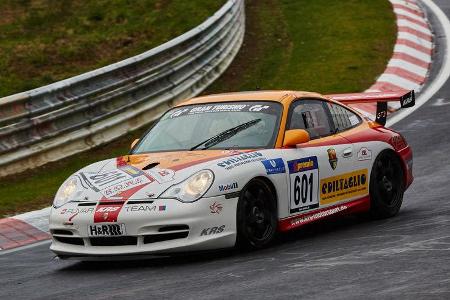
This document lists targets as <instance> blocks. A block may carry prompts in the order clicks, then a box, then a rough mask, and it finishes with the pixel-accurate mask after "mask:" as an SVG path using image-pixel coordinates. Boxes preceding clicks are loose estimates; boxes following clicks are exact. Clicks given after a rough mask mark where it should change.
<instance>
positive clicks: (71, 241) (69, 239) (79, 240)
mask: <svg viewBox="0 0 450 300" xmlns="http://www.w3.org/2000/svg"><path fill="white" fill-rule="evenodd" d="M53 238H54V239H55V240H57V241H58V242H61V243H64V244H71V245H78V246H84V241H83V239H82V238H77V237H64V236H53Z"/></svg>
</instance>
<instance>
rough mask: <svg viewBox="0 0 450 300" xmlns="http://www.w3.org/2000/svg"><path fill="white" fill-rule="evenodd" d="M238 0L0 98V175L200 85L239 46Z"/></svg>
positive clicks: (55, 154) (137, 121)
mask: <svg viewBox="0 0 450 300" xmlns="http://www.w3.org/2000/svg"><path fill="white" fill-rule="evenodd" d="M244 30H245V11H244V0H229V1H227V3H226V4H225V5H224V6H222V7H221V9H220V10H218V11H217V12H216V13H215V14H214V15H213V16H211V17H210V18H209V19H207V20H206V21H205V22H203V23H202V24H200V25H199V26H197V27H196V28H194V29H192V30H190V31H188V32H186V33H185V34H183V35H181V36H179V37H177V38H175V39H173V40H171V41H169V42H167V43H165V44H163V45H161V46H158V47H156V48H154V49H151V50H149V51H147V52H145V53H142V54H140V55H137V56H134V57H131V58H129V59H126V60H123V61H120V62H118V63H115V64H112V65H109V66H106V67H103V68H100V69H97V70H94V71H91V72H88V73H85V74H82V75H79V76H75V77H72V78H69V79H66V80H63V81H59V82H56V83H54V84H50V85H48V86H44V87H41V88H37V89H34V90H31V91H27V92H23V93H19V94H15V95H12V96H8V97H5V98H0V177H3V176H6V175H9V174H14V173H17V172H21V171H24V170H26V169H28V168H33V167H37V166H40V165H43V164H45V163H47V162H50V161H56V160H59V159H61V158H63V157H66V156H69V155H72V154H75V153H78V152H81V151H84V150H86V149H89V148H92V147H95V146H98V145H101V144H104V143H106V142H109V141H111V140H113V139H114V138H117V137H119V136H121V135H124V134H126V133H127V132H129V131H131V130H135V129H137V128H139V127H141V126H143V125H145V124H148V123H150V122H152V121H154V120H156V119H157V118H159V117H160V116H161V114H162V113H164V112H165V111H166V110H167V109H168V108H169V107H171V106H172V105H174V104H176V103H178V102H179V101H182V100H184V99H187V98H191V97H193V96H195V95H197V94H199V93H200V92H201V91H203V90H204V89H205V88H206V87H207V86H208V85H209V84H211V83H212V82H213V81H214V80H215V79H216V78H217V77H219V76H220V75H221V74H222V73H223V72H224V71H225V69H226V68H227V67H228V65H229V64H230V63H231V61H232V60H233V58H234V57H235V55H236V54H237V52H238V50H239V48H240V46H241V44H242V41H243V37H244Z"/></svg>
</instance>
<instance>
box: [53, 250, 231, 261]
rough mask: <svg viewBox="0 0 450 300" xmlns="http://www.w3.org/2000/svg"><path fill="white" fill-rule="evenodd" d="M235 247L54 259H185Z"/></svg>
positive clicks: (220, 252)
mask: <svg viewBox="0 0 450 300" xmlns="http://www.w3.org/2000/svg"><path fill="white" fill-rule="evenodd" d="M236 251H238V250H236V248H235V247H228V248H221V249H211V250H202V251H188V250H186V251H183V252H174V253H167V252H159V253H152V254H147V253H142V254H139V253H136V254H105V255H101V254H99V255H97V254H95V255H76V254H74V255H64V254H61V255H55V256H54V257H53V260H73V261H93V262H95V261H98V262H106V261H133V260H150V259H165V258H180V257H182V258H183V260H184V258H186V257H187V256H189V257H195V256H200V257H201V255H202V254H214V253H219V254H221V255H222V256H225V255H233V254H234V253H236Z"/></svg>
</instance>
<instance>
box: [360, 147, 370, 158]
mask: <svg viewBox="0 0 450 300" xmlns="http://www.w3.org/2000/svg"><path fill="white" fill-rule="evenodd" d="M371 159H372V151H371V150H369V149H367V148H366V147H362V148H361V149H359V151H358V160H371Z"/></svg>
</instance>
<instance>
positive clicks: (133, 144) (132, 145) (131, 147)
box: [130, 139, 139, 149]
mask: <svg viewBox="0 0 450 300" xmlns="http://www.w3.org/2000/svg"><path fill="white" fill-rule="evenodd" d="M138 142H139V139H135V140H134V141H133V142H132V143H131V146H130V149H133V148H134V146H135V145H136V144H137V143H138Z"/></svg>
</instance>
